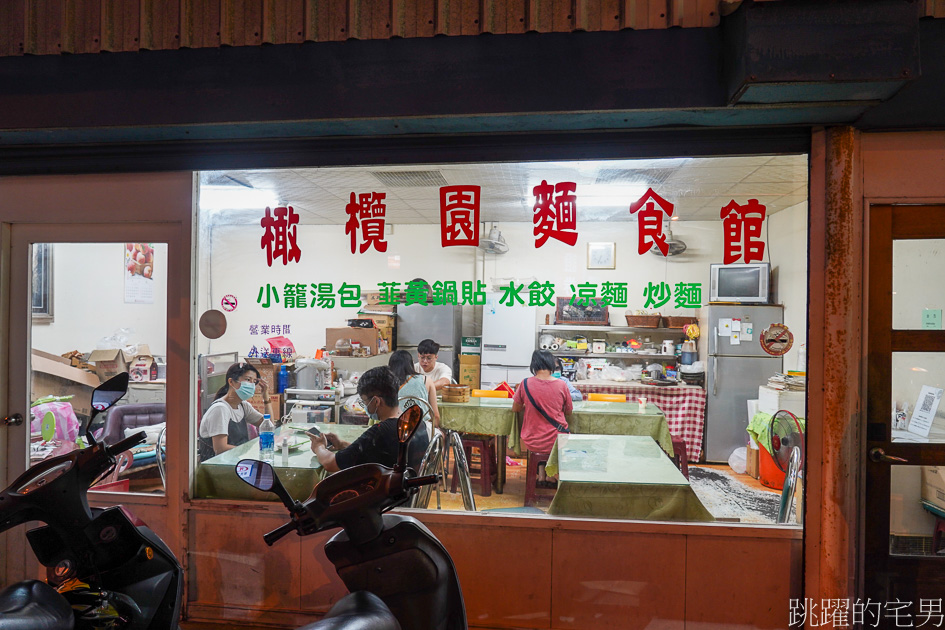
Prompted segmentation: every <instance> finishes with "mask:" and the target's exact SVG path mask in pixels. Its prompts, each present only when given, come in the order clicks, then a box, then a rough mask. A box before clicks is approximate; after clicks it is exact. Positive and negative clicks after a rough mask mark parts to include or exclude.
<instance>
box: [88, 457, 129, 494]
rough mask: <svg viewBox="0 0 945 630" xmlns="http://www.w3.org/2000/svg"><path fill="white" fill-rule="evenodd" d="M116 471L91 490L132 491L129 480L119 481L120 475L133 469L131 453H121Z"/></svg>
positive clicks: (116, 463) (116, 464) (117, 460)
mask: <svg viewBox="0 0 945 630" xmlns="http://www.w3.org/2000/svg"><path fill="white" fill-rule="evenodd" d="M115 459H116V461H115V469H114V470H113V471H112V472H110V473H109V474H108V475H106V476H105V477H103V478H102V480H101V481H99V482H98V483H97V484H95V485H94V486H92V487H91V488H89V490H94V491H96V492H128V491H129V490H130V489H131V482H130V481H129V480H127V479H119V478H118V475H120V474H121V473H123V472H124V471H126V470H127V469H129V468H131V463H132V462H133V461H134V457H133V456H132V455H131V451H124V452H123V453H119V454H118V457H117V458H115Z"/></svg>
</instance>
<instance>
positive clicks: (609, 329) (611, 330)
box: [538, 324, 685, 336]
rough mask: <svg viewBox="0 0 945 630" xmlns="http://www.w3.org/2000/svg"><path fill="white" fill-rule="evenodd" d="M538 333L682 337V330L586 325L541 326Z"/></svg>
mask: <svg viewBox="0 0 945 630" xmlns="http://www.w3.org/2000/svg"><path fill="white" fill-rule="evenodd" d="M538 330H539V331H542V330H547V331H565V330H569V331H577V332H599V333H604V334H621V333H623V334H631V333H655V334H659V335H679V336H684V335H685V333H684V332H683V331H682V328H643V327H631V326H587V325H579V324H575V325H573V326H572V325H568V324H542V325H540V326H539V327H538Z"/></svg>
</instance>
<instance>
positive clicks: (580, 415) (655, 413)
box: [438, 398, 673, 457]
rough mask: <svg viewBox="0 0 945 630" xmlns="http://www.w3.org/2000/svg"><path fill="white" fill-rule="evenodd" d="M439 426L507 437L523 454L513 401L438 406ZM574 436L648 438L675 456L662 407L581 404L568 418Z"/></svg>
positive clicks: (595, 403) (632, 404)
mask: <svg viewBox="0 0 945 630" xmlns="http://www.w3.org/2000/svg"><path fill="white" fill-rule="evenodd" d="M438 404H439V407H440V424H441V425H442V426H443V427H444V428H446V429H452V430H454V431H462V432H464V433H480V434H484V435H508V436H509V448H511V449H512V450H513V451H515V452H516V453H519V454H521V452H522V447H521V432H522V427H521V419H520V418H519V416H518V414H516V413H513V412H512V399H511V398H472V399H470V401H469V402H465V403H447V402H441V403H438ZM568 426H569V427H570V429H571V432H572V433H594V434H598V435H647V436H650V437H652V438H653V439H654V440H656V443H657V444H659V445H660V447H661V448H662V449H663V450H664V451H666V452H667V453H668V454H669V456H670V457H672V456H673V438H672V436H671V435H670V433H669V427H668V425H667V424H666V417H665V416H664V415H663V413H662V412H661V411H660V409H659V407H657V406H656V405H654V404H652V403H648V404H647V406H646V411H645V413H640V406H639V404H638V403H626V402H600V401H590V400H584V401H578V402H575V403H574V410H573V411H572V412H571V415H569V416H568Z"/></svg>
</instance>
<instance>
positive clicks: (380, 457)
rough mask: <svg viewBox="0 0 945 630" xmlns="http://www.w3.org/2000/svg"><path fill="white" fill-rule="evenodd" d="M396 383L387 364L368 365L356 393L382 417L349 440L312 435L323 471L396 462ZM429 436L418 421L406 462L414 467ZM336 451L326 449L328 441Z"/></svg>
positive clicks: (370, 410) (371, 413)
mask: <svg viewBox="0 0 945 630" xmlns="http://www.w3.org/2000/svg"><path fill="white" fill-rule="evenodd" d="M398 390H399V384H398V382H397V377H396V376H394V373H393V372H391V371H390V369H388V367H387V366H381V367H376V368H371V369H370V370H368V371H367V372H365V373H364V374H363V375H361V378H360V379H359V380H358V396H360V397H361V402H362V403H363V404H364V408H365V409H366V410H367V412H368V416H370V417H371V419H372V420H376V419H378V418H384V420H383V421H381V422H378V423H377V424H375V425H374V426H372V427H369V428H368V430H367V431H365V432H364V433H363V434H361V437H359V438H358V439H357V440H355V441H354V443H353V444H348V443H347V442H345V441H343V440H341V439H340V438H339V437H338V436H337V435H335V434H334V433H324V434H323V435H321V436H318V437H313V438H312V452H313V453H315V456H316V457H317V458H318V462H319V463H320V464H321V465H322V466H323V467H324V468H325V470H326V471H328V472H330V473H333V472H338V471H339V470H342V469H344V468H350V467H352V466H357V465H358V464H367V463H370V462H375V463H378V464H383V465H384V466H388V467H390V468H393V467H394V464H396V463H397V451H398V448H399V443H398V441H397V420H398V418H399V416H400V409H399V408H398V404H397V392H398ZM429 442H430V438H429V436H428V435H427V431H426V426H424V425H423V424H421V425H420V426H419V427H417V431H416V433H414V435H413V437H412V438H411V439H410V443H409V444H408V445H407V464H408V465H409V466H410V467H411V468H413V469H414V470H417V469H418V468H419V466H420V460H422V459H423V454H424V452H425V451H426V448H427V444H429ZM329 443H330V444H331V445H333V446H334V447H335V448H336V449H337V451H336V452H332V451H330V450H328V444H329Z"/></svg>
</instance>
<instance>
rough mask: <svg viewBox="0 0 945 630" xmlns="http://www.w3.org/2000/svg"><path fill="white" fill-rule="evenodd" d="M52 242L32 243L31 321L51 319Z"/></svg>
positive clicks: (41, 322)
mask: <svg viewBox="0 0 945 630" xmlns="http://www.w3.org/2000/svg"><path fill="white" fill-rule="evenodd" d="M52 256H53V252H52V243H34V244H33V278H32V289H33V299H32V302H33V322H34V323H38V324H49V323H52V321H53V278H52Z"/></svg>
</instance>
